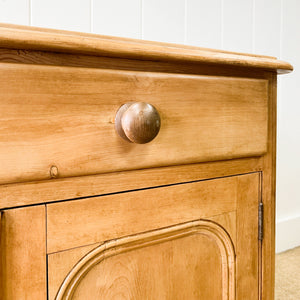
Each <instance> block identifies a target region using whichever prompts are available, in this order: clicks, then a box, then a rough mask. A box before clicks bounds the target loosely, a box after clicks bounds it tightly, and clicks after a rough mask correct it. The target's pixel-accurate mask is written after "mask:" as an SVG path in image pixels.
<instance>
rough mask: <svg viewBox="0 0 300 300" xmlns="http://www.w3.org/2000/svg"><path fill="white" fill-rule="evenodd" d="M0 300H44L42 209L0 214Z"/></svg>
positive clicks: (44, 259) (45, 292)
mask: <svg viewBox="0 0 300 300" xmlns="http://www.w3.org/2000/svg"><path fill="white" fill-rule="evenodd" d="M1 219H2V220H1V225H2V226H1V233H0V235H1V249H0V253H1V257H0V258H1V262H2V269H1V271H2V274H1V277H0V278H1V281H2V290H1V291H0V292H1V293H2V295H1V296H2V298H1V299H5V300H6V299H7V300H8V299H10V300H19V299H46V298H47V281H46V278H47V273H46V272H47V270H46V218H45V206H44V205H41V206H35V207H27V208H18V209H12V210H4V211H2V218H1Z"/></svg>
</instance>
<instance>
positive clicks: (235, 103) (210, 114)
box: [0, 64, 268, 183]
mask: <svg viewBox="0 0 300 300" xmlns="http://www.w3.org/2000/svg"><path fill="white" fill-rule="evenodd" d="M1 68H2V72H1V74H0V80H1V81H4V80H5V82H6V83H7V84H6V85H2V86H1V87H0V93H1V103H0V105H1V115H2V116H3V117H2V118H0V125H1V126H2V127H3V128H6V130H5V131H2V132H1V133H0V134H1V135H0V141H2V142H1V143H0V156H3V157H4V156H5V157H6V160H4V161H3V162H2V168H1V170H0V182H1V183H11V182H19V181H33V180H44V179H50V178H52V175H51V172H50V169H51V168H52V166H56V167H57V168H58V175H57V176H58V177H70V176H80V175H89V174H97V173H105V172H112V171H121V170H130V169H139V168H150V167H158V166H166V165H175V164H183V163H195V162H201V161H211V160H222V159H232V158H236V157H246V156H258V155H262V154H264V153H265V152H266V151H267V147H266V142H267V99H268V98H267V95H268V94H267V92H268V82H267V80H263V79H251V78H235V77H215V76H194V75H179V74H163V73H152V74H150V73H144V72H129V71H110V70H97V69H84V68H69V67H64V68H62V67H52V66H51V67H50V66H47V67H46V66H33V65H31V66H30V67H28V66H26V65H18V64H2V65H1ZM21 82H22V86H21V85H20V83H21ZM130 99H131V100H134V101H146V100H147V102H150V103H151V104H153V105H154V106H155V107H156V108H157V110H158V112H159V114H160V116H161V131H160V134H159V135H158V136H157V137H156V139H155V140H154V141H153V142H151V143H149V144H146V145H135V144H129V143H128V142H125V141H124V140H123V139H121V138H120V137H119V136H118V135H117V133H116V132H115V129H114V124H113V122H114V118H115V114H116V111H117V110H118V108H119V107H120V105H121V104H123V103H126V102H128V100H130ZM16 132H18V133H17V134H16ZM75 145H76V146H75Z"/></svg>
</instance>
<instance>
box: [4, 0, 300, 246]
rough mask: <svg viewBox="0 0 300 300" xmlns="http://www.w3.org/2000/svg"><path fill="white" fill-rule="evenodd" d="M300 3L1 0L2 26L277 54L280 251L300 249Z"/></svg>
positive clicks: (263, 0) (294, 0) (259, 0)
mask: <svg viewBox="0 0 300 300" xmlns="http://www.w3.org/2000/svg"><path fill="white" fill-rule="evenodd" d="M299 15H300V0H127V1H126V0H0V22H4V23H14V24H24V25H32V26H40V27H50V28H57V29H66V30H75V31H83V32H93V33H99V34H107V35H115V36H123V37H132V38H141V39H147V40H155V41H165V42H174V43H183V44H189V45H196V46H201V47H208V48H219V49H225V50H232V51H238V52H248V53H257V54H266V55H272V56H276V57H278V58H280V59H283V60H287V61H289V62H290V63H292V64H293V66H294V68H295V71H294V72H293V73H292V74H289V75H284V76H282V77H280V79H279V84H278V160H277V252H280V251H284V250H286V249H289V248H292V247H295V246H298V245H300V189H299V187H300V158H299V154H300V121H299V120H300V117H299V116H300V71H299V69H300V18H299Z"/></svg>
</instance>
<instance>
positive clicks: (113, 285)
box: [53, 220, 235, 300]
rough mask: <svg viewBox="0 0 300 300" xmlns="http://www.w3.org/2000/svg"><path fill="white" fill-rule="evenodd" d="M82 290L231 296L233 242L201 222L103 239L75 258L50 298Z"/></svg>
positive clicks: (102, 295) (134, 295) (133, 295)
mask: <svg viewBox="0 0 300 300" xmlns="http://www.w3.org/2000/svg"><path fill="white" fill-rule="evenodd" d="M53 255H56V254H53ZM207 270H210V271H209V272H207ZM88 293H89V294H90V296H91V297H92V298H95V299H117V298H120V297H121V298H123V299H161V298H162V297H163V298H164V299H170V300H171V299H195V300H196V299H230V300H233V299H235V253H234V246H233V244H232V241H231V240H230V238H229V236H228V235H227V233H226V231H225V230H224V229H223V228H222V227H220V226H219V225H217V224H215V223H213V222H210V221H207V220H196V221H192V222H187V223H185V224H179V225H174V226H171V227H168V228H163V229H157V230H154V231H151V232H146V233H140V234H137V235H135V236H130V237H124V238H120V239H116V240H113V241H108V242H105V243H104V244H103V245H100V246H99V247H97V248H95V249H94V250H92V251H91V252H89V253H88V254H87V255H86V256H84V257H83V258H81V260H79V261H78V263H77V264H76V265H75V266H74V268H73V269H72V270H71V271H70V272H69V274H68V275H67V277H66V278H65V280H64V282H63V283H62V285H61V287H60V289H59V291H58V294H57V297H56V299H57V300H61V299H82V298H84V297H85V295H87V294H88Z"/></svg>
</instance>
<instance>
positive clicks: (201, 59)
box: [0, 24, 293, 73]
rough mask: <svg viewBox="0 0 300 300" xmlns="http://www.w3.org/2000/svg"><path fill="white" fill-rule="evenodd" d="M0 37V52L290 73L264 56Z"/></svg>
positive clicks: (24, 34) (18, 30) (98, 40)
mask: <svg viewBox="0 0 300 300" xmlns="http://www.w3.org/2000/svg"><path fill="white" fill-rule="evenodd" d="M0 36H1V39H0V47H1V48H13V49H34V50H48V51H56V52H67V53H81V54H90V55H96V56H109V57H124V58H131V59H138V60H151V61H176V62H193V63H206V64H223V65H225V66H226V65H229V66H238V67H248V68H249V67H252V68H258V69H264V70H271V71H277V72H278V73H286V72H289V71H291V70H293V68H292V66H291V65H290V64H288V63H286V62H282V61H280V60H277V59H274V58H272V57H267V56H257V55H249V54H244V55H241V54H237V53H234V52H225V51H215V50H211V49H205V48H198V47H189V46H182V45H174V44H166V43H155V42H141V41H138V40H134V39H121V38H112V37H105V36H99V35H91V34H83V33H74V32H63V31H55V30H49V29H42V28H39V29H38V28H36V29H32V28H31V27H27V26H9V25H7V24H2V25H1V26H0ZM25 41H26V42H25Z"/></svg>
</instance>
